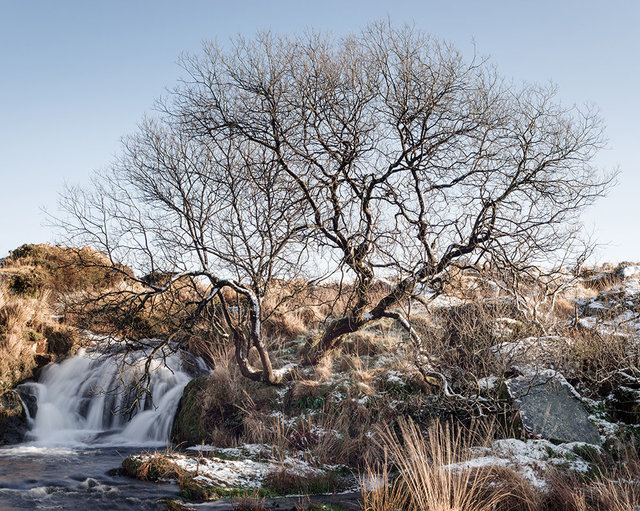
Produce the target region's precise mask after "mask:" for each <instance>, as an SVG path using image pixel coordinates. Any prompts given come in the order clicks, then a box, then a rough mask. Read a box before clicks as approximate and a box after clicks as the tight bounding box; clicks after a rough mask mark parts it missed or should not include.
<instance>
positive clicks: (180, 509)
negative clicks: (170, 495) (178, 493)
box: [164, 499, 193, 511]
mask: <svg viewBox="0 0 640 511" xmlns="http://www.w3.org/2000/svg"><path fill="white" fill-rule="evenodd" d="M164 503H165V504H166V505H167V511H191V510H192V509H193V508H192V507H188V506H185V505H184V503H182V502H180V501H179V500H174V499H166V500H164Z"/></svg>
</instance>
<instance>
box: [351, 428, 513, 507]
mask: <svg viewBox="0 0 640 511" xmlns="http://www.w3.org/2000/svg"><path fill="white" fill-rule="evenodd" d="M398 426H399V434H396V433H394V432H392V431H391V430H390V429H386V430H385V432H384V433H383V435H382V442H383V444H384V448H385V449H386V451H387V453H388V456H389V458H390V459H391V460H393V463H394V465H395V467H396V468H397V470H398V474H399V475H398V476H397V477H396V478H395V479H391V476H390V474H389V472H388V465H385V466H384V467H382V469H381V472H378V471H376V470H373V469H371V468H369V469H368V471H367V473H366V476H365V478H363V481H362V482H363V485H362V486H363V491H362V498H363V509H364V510H365V511H382V510H384V511H387V510H389V511H391V510H397V509H406V510H409V511H490V510H495V509H499V508H497V507H496V506H497V505H498V504H499V503H500V502H501V500H503V499H506V498H507V497H508V496H510V494H509V491H508V490H507V489H506V488H502V487H501V486H500V485H495V481H496V476H497V470H496V467H494V466H491V465H489V466H486V467H482V468H466V467H465V465H464V464H465V463H466V462H469V460H470V459H471V457H472V455H471V452H470V447H471V446H472V445H473V443H474V442H473V441H474V439H476V437H477V432H476V431H466V430H463V429H458V430H457V431H453V430H452V428H451V427H450V426H449V425H442V424H441V423H439V422H436V423H435V424H434V425H432V426H431V427H430V428H429V430H428V431H427V435H426V437H425V436H424V435H423V434H422V432H421V431H420V429H419V428H418V427H417V426H416V424H415V423H413V422H412V421H407V420H400V421H399V422H398ZM484 438H485V439H488V438H491V435H490V434H485V435H484ZM371 481H374V482H375V481H380V482H381V483H382V484H378V485H377V486H376V485H375V484H374V485H373V487H372V485H371V483H370V482H371ZM488 488H491V491H488Z"/></svg>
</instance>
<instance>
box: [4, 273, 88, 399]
mask: <svg viewBox="0 0 640 511" xmlns="http://www.w3.org/2000/svg"><path fill="white" fill-rule="evenodd" d="M79 341H80V336H79V334H78V332H77V331H76V330H75V329H74V328H72V327H70V326H68V325H64V324H61V323H59V322H58V321H57V320H56V319H52V305H51V303H50V293H48V292H42V293H40V294H39V296H37V297H32V296H21V295H16V294H15V293H12V292H11V291H10V289H9V286H8V285H7V284H0V391H1V390H4V389H6V388H11V387H13V386H15V385H16V384H17V383H18V382H20V381H21V380H23V379H24V378H27V377H29V376H31V375H32V373H33V371H34V369H36V367H38V365H39V364H45V363H47V362H48V361H50V360H51V359H52V357H54V356H57V355H65V354H67V353H69V352H71V351H72V350H73V349H74V348H75V347H76V346H77V344H78V343H79Z"/></svg>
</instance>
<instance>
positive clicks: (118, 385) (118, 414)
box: [20, 349, 205, 447]
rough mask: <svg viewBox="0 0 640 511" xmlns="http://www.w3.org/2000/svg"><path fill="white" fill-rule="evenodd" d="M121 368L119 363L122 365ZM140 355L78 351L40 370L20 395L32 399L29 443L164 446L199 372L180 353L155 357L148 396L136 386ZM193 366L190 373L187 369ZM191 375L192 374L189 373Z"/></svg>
mask: <svg viewBox="0 0 640 511" xmlns="http://www.w3.org/2000/svg"><path fill="white" fill-rule="evenodd" d="M123 362H124V363H123ZM146 362H147V356H146V354H145V352H144V351H135V352H130V353H127V354H118V353H113V352H112V353H100V352H99V350H97V349H88V350H84V349H83V350H80V351H79V352H78V354H77V355H76V356H74V357H70V358H68V359H67V360H65V361H63V362H61V363H59V364H52V365H51V366H48V367H46V368H45V369H44V370H43V372H42V374H41V376H40V380H39V382H37V383H33V382H31V383H25V384H23V385H22V386H21V388H20V392H21V393H23V394H25V395H28V394H30V395H32V396H34V397H35V401H36V405H37V411H36V412H35V415H34V416H33V417H30V423H31V430H30V433H29V438H30V439H31V440H32V441H33V444H34V445H40V446H74V447H81V446H86V445H91V446H115V445H123V446H124V445H136V446H147V445H148V446H152V445H163V444H166V443H168V440H169V435H170V433H171V426H172V423H173V417H174V415H175V412H176V408H177V406H178V402H179V401H180V397H181V396H182V391H183V389H184V387H185V386H186V385H187V383H188V382H189V381H190V380H191V379H192V378H193V377H194V375H195V372H198V371H199V372H202V371H203V370H205V365H204V363H203V362H202V361H201V360H200V359H195V364H192V366H191V367H187V365H186V364H185V358H184V356H183V355H182V354H181V353H162V350H160V352H159V353H158V354H157V356H156V358H154V359H153V360H152V361H151V363H150V366H149V370H150V374H151V379H150V382H149V386H148V390H149V393H144V394H142V395H141V394H139V393H137V392H136V391H135V389H136V384H137V382H138V381H139V380H140V378H141V377H142V376H143V375H144V368H145V363H146ZM194 365H195V367H193V366H194ZM194 369H195V371H194Z"/></svg>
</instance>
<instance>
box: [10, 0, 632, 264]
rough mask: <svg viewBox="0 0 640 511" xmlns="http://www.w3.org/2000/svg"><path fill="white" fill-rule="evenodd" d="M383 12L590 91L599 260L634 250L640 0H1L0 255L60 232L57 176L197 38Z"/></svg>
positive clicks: (125, 125) (513, 70)
mask: <svg viewBox="0 0 640 511" xmlns="http://www.w3.org/2000/svg"><path fill="white" fill-rule="evenodd" d="M386 17H390V19H391V20H392V21H393V22H394V23H403V22H406V21H408V22H413V23H415V24H416V26H418V27H419V28H421V29H424V30H426V31H428V32H431V33H433V34H435V35H436V36H438V37H441V38H445V39H447V40H449V41H451V42H453V43H454V44H455V45H456V46H457V47H458V48H460V49H461V50H462V51H463V52H464V53H465V54H467V55H469V54H470V53H471V52H472V51H473V44H472V42H473V41H474V40H475V43H476V46H477V49H478V51H479V53H481V54H483V55H490V56H491V58H492V60H493V62H494V63H495V64H496V65H497V66H498V67H499V69H500V70H501V72H502V74H503V75H505V76H507V77H510V78H514V79H515V80H516V81H522V80H526V81H541V82H546V81H549V80H552V81H554V82H555V83H557V84H558V86H559V89H560V96H561V98H562V100H563V102H571V103H573V102H578V103H584V102H592V103H595V104H597V105H598V106H599V107H600V109H601V113H602V116H603V117H604V119H605V122H606V124H607V135H608V137H609V140H610V143H609V146H610V147H609V149H608V150H606V151H604V152H603V153H602V154H601V155H600V157H599V163H600V164H601V165H602V166H604V167H606V168H612V167H614V166H619V167H620V170H621V174H620V178H619V184H618V186H617V187H616V188H615V189H614V190H613V191H612V192H611V193H610V195H609V197H608V198H607V199H605V200H603V201H601V202H600V203H599V204H598V205H597V206H595V207H594V208H593V209H592V210H591V211H590V212H588V214H587V215H586V216H585V223H586V225H587V226H588V227H589V228H590V229H591V230H592V231H593V232H594V233H595V235H596V237H597V238H598V239H599V240H600V241H601V242H604V243H608V246H606V247H604V248H603V249H601V251H600V254H599V256H598V260H599V261H604V260H611V261H617V260H640V164H639V163H638V162H639V159H638V158H637V156H636V149H637V147H638V144H639V143H640V140H639V136H638V135H639V132H640V130H639V129H638V124H639V123H640V86H639V82H640V30H639V28H638V27H640V2H636V1H633V0H629V1H616V0H609V1H607V2H605V1H602V0H600V1H591V0H581V1H577V0H576V1H562V0H555V1H548V0H536V1H522V0H501V1H492V0H466V1H454V0H452V1H450V2H442V1H432V0H415V1H403V0H392V1H385V2H383V1H374V0H364V1H359V0H358V1H352V0H340V1H334V0H330V1H326V0H323V1H304V0H297V1H279V0H271V1H269V0H252V1H248V0H244V1H243V0H239V1H235V2H234V1H229V0H226V1H204V0H200V1H197V0H179V1H178V0H175V1H166V0H146V1H135V0H126V1H116V0H109V1H107V0H104V1H88V0H75V1H71V0H67V1H65V0H57V1H53V0H48V1H46V0H0V257H2V256H4V255H6V254H7V252H8V251H9V250H11V249H13V248H15V247H17V246H18V245H20V244H22V243H27V242H43V241H52V240H54V234H53V233H50V232H48V229H47V228H46V227H45V226H44V215H43V214H42V213H41V208H43V207H44V208H47V209H48V210H51V211H55V209H56V202H57V196H58V193H59V192H60V191H61V188H62V186H63V184H64V183H65V182H69V183H79V184H82V183H86V182H87V180H88V177H89V174H90V173H91V171H93V170H100V169H101V168H105V167H106V166H107V165H108V164H109V162H110V161H111V159H112V158H113V156H114V155H115V154H116V153H117V152H118V147H119V139H120V137H121V136H122V135H125V134H127V133H131V132H132V131H134V130H135V127H136V123H137V122H138V121H139V120H140V119H141V117H142V116H143V114H144V113H145V112H147V111H149V109H150V108H151V106H152V104H153V100H154V98H156V97H158V96H159V95H160V94H162V93H163V91H164V88H165V87H168V86H172V85H173V84H174V83H175V81H176V79H177V78H178V77H179V76H180V74H181V71H180V68H179V67H178V66H177V65H176V59H177V57H178V55H179V54H180V53H181V52H197V51H198V50H199V48H200V44H201V41H202V40H203V39H212V38H217V39H218V40H220V41H222V42H224V41H226V40H228V38H229V37H231V36H233V35H235V34H238V33H241V34H245V35H252V34H254V33H255V32H256V30H259V29H265V28H271V29H273V30H274V31H276V32H281V33H293V32H297V31H300V30H303V29H304V28H306V27H315V28H317V29H321V30H331V31H332V32H334V33H337V34H341V33H345V32H348V31H352V30H358V29H359V28H360V27H361V26H363V25H364V24H366V23H367V22H369V21H372V20H376V19H380V18H386Z"/></svg>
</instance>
